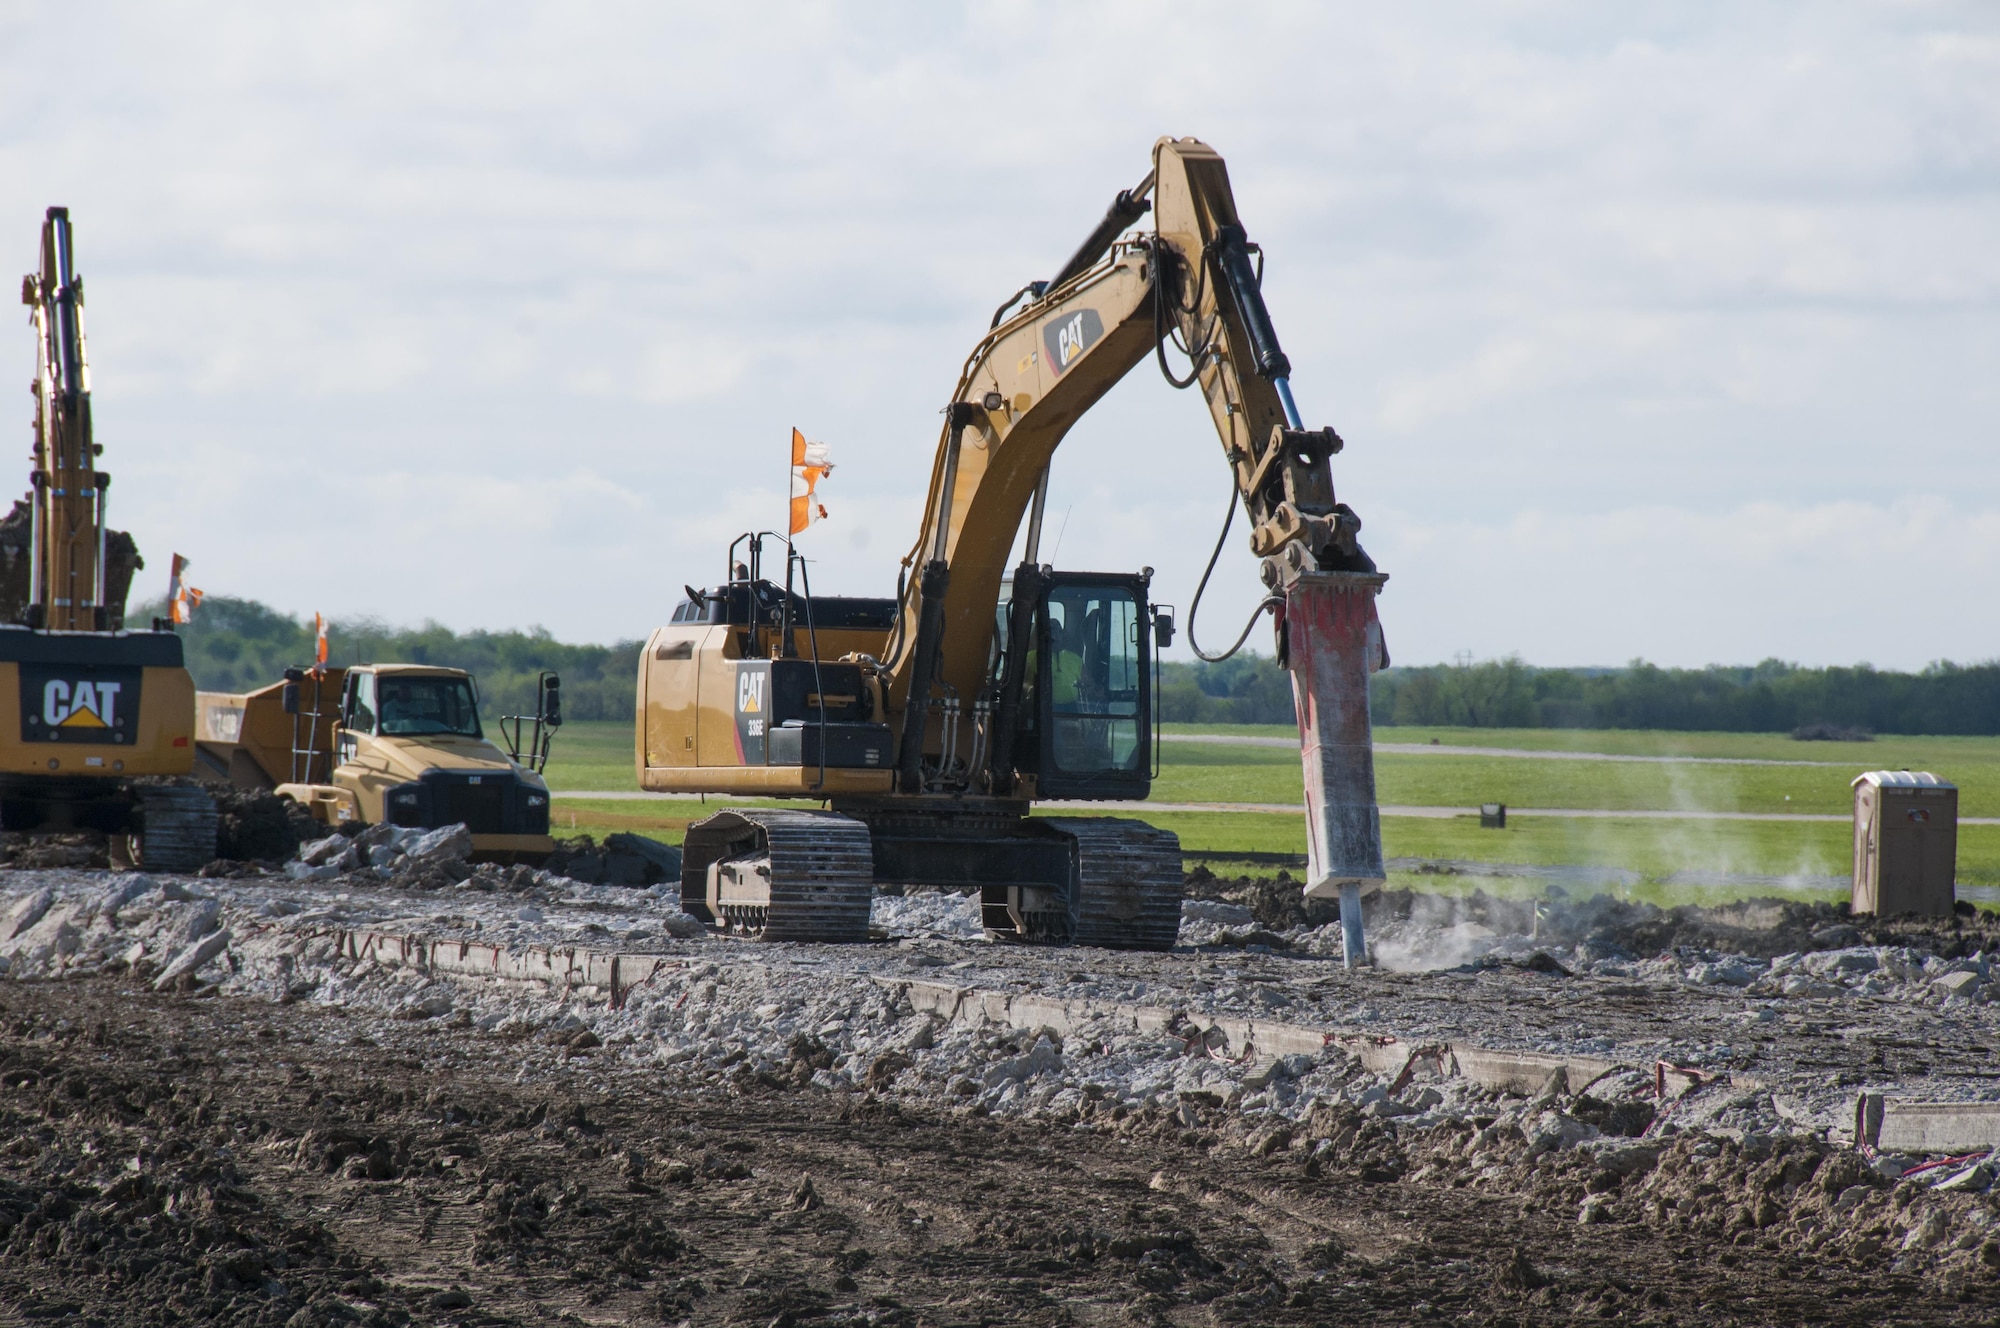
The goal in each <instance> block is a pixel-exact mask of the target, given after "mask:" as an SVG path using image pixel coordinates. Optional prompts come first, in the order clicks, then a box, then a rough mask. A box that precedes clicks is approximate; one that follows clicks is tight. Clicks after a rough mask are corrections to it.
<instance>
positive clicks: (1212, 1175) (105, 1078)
mask: <svg viewBox="0 0 2000 1328" xmlns="http://www.w3.org/2000/svg"><path fill="white" fill-rule="evenodd" d="M520 1052H521V1048H519V1047H518V1046H517V1045H513V1044H510V1043H509V1042H508V1041H507V1040H506V1039H504V1038H501V1037H497V1036H495V1035H492V1034H482V1033H479V1032H477V1031H476V1030H475V1029H473V1028H471V1027H469V1026H466V1023H465V1021H462V1020H461V1021H458V1024H457V1026H453V1021H449V1020H436V1021H430V1022H423V1023H417V1022H393V1021H378V1020H369V1019H364V1018H361V1017H358V1016H356V1015H353V1014H350V1013H348V1012H346V1011H344V1010H342V1009H340V1008H338V1007H334V1008H328V1007H323V1006H316V1005H311V1004H305V1003H296V1004H280V1003H273V1002H262V1001H260V1002H252V1001H245V1000H241V999H236V998H230V997H219V996H213V995H210V996H207V997H190V996H186V995H164V994H155V993H154V992H152V991H150V990H148V989H145V988H143V987H135V986H132V985H130V984H129V982H128V981H127V980H126V979H123V978H119V977H113V976H100V977H95V978H86V979H70V980H66V981H59V982H30V983H23V984H20V985H18V986H9V987H8V988H6V989H4V990H0V1322H6V1323H78V1324H104V1325H112V1324H118V1325H123V1324H148V1325H151V1324H210V1323H216V1324H226V1323H244V1324H273V1325H276V1324H289V1325H331V1324H347V1323H374V1324H405V1323H437V1324H444V1323H450V1324H514V1323H638V1324H646V1323H663V1324H675V1323H682V1322H692V1323H755V1324H775V1325H787V1324H808V1323H810V1324H842V1323H882V1324H939V1325H943V1324H984V1323H1049V1324H1066V1323H1098V1322H1107V1323H1125V1322H1138V1323H1190V1324H1193V1323H1219V1322H1230V1323H1257V1324H1264V1323H1329V1322H1347V1321H1356V1322H1358V1321H1366V1322H1369V1323H1378V1324H1405V1323H1408V1324H1434V1323H1446V1322H1465V1323H1480V1324H1507V1323H1514V1324H1523V1325H1525V1324H1544V1323H1563V1322H1573V1321H1577V1320H1589V1321H1600V1322H1608V1321H1616V1322H1621V1323H1641V1324H1643V1323H1658V1324H1669V1323H1675V1324H1737V1323H1742V1324H1793V1323H1830V1324H1862V1323H1868V1324H1880V1323H1911V1324H1917V1323H1991V1322H1993V1321H1994V1317H1995V1313H1996V1308H1995V1290H1994V1283H1993V1281H1992V1280H1991V1279H1986V1280H1983V1281H1976V1282H1972V1283H1969V1284H1962V1285H1960V1286H1958V1287H1955V1288H1954V1287H1952V1286H1949V1285H1947V1286H1943V1287H1941V1286H1940V1285H1939V1284H1937V1283H1936V1282H1922V1281H1919V1280H1918V1279H1916V1278H1914V1277H1908V1276H1902V1275H1898V1274H1895V1273H1892V1272H1888V1271H1885V1267H1886V1262H1885V1260H1884V1259H1883V1258H1882V1257H1880V1256H1879V1255H1874V1254H1873V1252H1871V1251H1870V1250H1869V1249H1868V1248H1867V1247H1866V1245H1865V1244H1864V1245H1862V1246H1861V1247H1859V1248H1858V1249H1857V1250H1855V1251H1854V1252H1853V1253H1852V1254H1851V1255H1846V1254H1843V1255H1838V1256H1836V1255H1835V1254H1834V1251H1833V1250H1831V1249H1828V1250H1824V1251H1821V1252H1820V1253H1819V1254H1817V1255H1816V1256H1814V1257H1811V1258H1804V1257H1802V1256H1801V1254H1800V1252H1799V1251H1797V1250H1796V1249H1795V1248H1788V1246H1787V1245H1786V1243H1785V1242H1784V1241H1783V1240H1781V1239H1780V1238H1779V1235H1778V1234H1776V1233H1777V1228H1775V1227H1771V1228H1768V1229H1765V1230H1760V1229H1759V1226H1758V1219H1757V1218H1756V1217H1754V1216H1750V1217H1744V1218H1740V1219H1737V1220H1724V1217H1725V1216H1726V1215H1725V1214H1724V1213H1723V1211H1722V1209H1721V1208H1720V1207H1718V1209H1717V1212H1716V1213H1715V1214H1714V1217H1715V1220H1713V1221H1707V1220H1702V1221H1681V1222H1674V1221H1666V1222H1653V1223H1648V1222H1606V1223H1603V1224H1598V1225H1589V1226H1584V1225H1579V1223H1578V1221H1577V1218H1576V1212H1577V1208H1576V1203H1575V1200H1576V1199H1577V1198H1579V1197H1581V1196H1582V1195H1583V1194H1584V1193H1585V1192H1586V1191H1589V1192H1591V1193H1597V1192H1599V1191H1609V1192H1611V1193H1612V1194H1613V1195H1614V1197H1615V1192H1616V1188H1617V1186H1618V1183H1619V1182H1618V1178H1617V1177H1616V1176H1610V1177H1608V1179H1607V1177H1606V1176H1605V1174H1604V1173H1601V1172H1600V1173H1598V1174H1596V1175H1592V1176H1584V1175H1576V1176H1562V1175H1560V1174H1559V1175H1558V1176H1557V1177H1556V1178H1555V1179H1554V1180H1553V1181H1550V1180H1546V1179H1545V1180H1544V1181H1543V1182H1541V1188H1539V1189H1538V1188H1535V1187H1533V1186H1524V1187H1523V1188H1522V1189H1520V1190H1519V1191H1518V1192H1514V1193H1508V1192H1505V1191H1504V1190H1501V1191H1498V1192H1496V1191H1495V1190H1494V1189H1493V1188H1491V1187H1480V1186H1475V1185H1471V1184H1469V1183H1468V1180H1467V1178H1466V1171H1465V1168H1463V1167H1458V1168H1453V1167H1451V1166H1449V1165H1446V1162H1448V1160H1449V1154H1450V1153H1451V1152H1452V1149H1453V1148H1454V1146H1455V1145H1454V1142H1453V1141H1452V1140H1451V1139H1450V1138H1448V1137H1447V1138H1444V1139H1441V1140H1439V1141H1438V1142H1437V1143H1436V1144H1435V1145H1414V1146H1412V1147H1429V1148H1432V1149H1433V1151H1434V1152H1435V1154H1436V1155H1435V1156H1427V1155H1422V1154H1416V1155H1413V1154H1412V1153H1410V1152H1408V1151H1406V1150H1405V1147H1403V1146H1399V1145H1398V1144H1397V1143H1396V1142H1395V1141H1394V1138H1393V1136H1391V1135H1390V1134H1388V1133H1386V1132H1384V1131H1383V1130H1382V1129H1381V1128H1380V1127H1379V1126H1377V1125H1376V1124H1374V1123H1373V1122H1369V1121H1365V1120H1361V1119H1360V1118H1358V1117H1353V1118H1350V1119H1329V1120H1327V1121H1323V1122H1315V1124H1314V1126H1313V1128H1314V1129H1315V1130H1317V1131H1319V1132H1322V1133H1324V1134H1325V1135H1326V1136H1327V1137H1328V1138H1329V1139H1330V1140H1332V1143H1331V1144H1330V1145H1328V1146H1324V1147H1321V1148H1318V1149H1315V1150H1313V1151H1311V1152H1303V1151H1302V1150H1300V1149H1298V1148H1292V1147H1285V1146H1282V1145H1284V1144H1285V1143H1287V1142H1289V1141H1287V1140H1278V1141H1276V1142H1271V1143H1268V1144H1264V1145H1259V1144H1256V1143H1254V1142H1253V1143H1252V1144H1251V1146H1247V1147H1246V1146H1241V1141H1237V1140H1232V1139H1229V1138H1227V1137H1225V1136H1226V1133H1227V1131H1226V1127H1223V1126H1220V1125H1218V1127H1217V1129H1215V1130H1208V1129H1201V1128H1198V1129H1193V1130H1187V1129H1184V1128H1183V1125H1184V1124H1185V1122H1183V1121H1172V1122H1169V1121H1167V1120H1165V1119H1162V1118H1158V1117H1151V1116H1149V1115H1147V1114H1145V1113H1140V1114H1137V1115H1132V1116H1127V1117H1125V1118H1123V1119H1122V1120H1119V1121H1118V1122H1116V1128H1115V1129H1111V1130H1101V1131H1094V1132H1085V1131H1078V1130H1072V1129H1070V1128H1068V1127H1066V1126H1065V1125H1064V1124H1062V1123H1060V1122H1051V1121H1046V1120H1044V1121H1039V1122H1001V1121H998V1120H994V1119H989V1118H982V1117H980V1116H978V1115H974V1114H970V1113H949V1112H937V1113H924V1114H919V1113H917V1112H913V1111H910V1110H908V1109H907V1108H903V1109H898V1108H897V1107H895V1106H894V1105H893V1104H890V1103H887V1102H884V1101H882V1100H880V1099H877V1098H876V1097H874V1096H873V1095H872V1094H869V1093H866V1092H861V1093H849V1094H840V1093H832V1092H827V1091H824V1090H822V1089H820V1088H817V1087H814V1086H812V1085H811V1084H810V1083H809V1082H808V1080H809V1079H810V1075H811V1070H812V1067H811V1065H810V1063H809V1061H810V1056H811V1054H812V1053H811V1049H810V1048H809V1047H808V1048H804V1049H803V1050H802V1052H801V1057H802V1059H801V1060H800V1061H799V1063H797V1064H795V1065H794V1066H793V1069H794V1071H796V1073H793V1074H792V1075H790V1076H789V1077H787V1076H785V1075H776V1074H771V1073H769V1072H765V1073H762V1074H757V1075H752V1074H751V1073H749V1071H748V1067H747V1066H745V1067H741V1068H740V1070H739V1072H738V1073H736V1074H735V1075H734V1076H732V1077H730V1078H728V1079H726V1080H724V1081H722V1082H721V1083H720V1084H718V1085H717V1086H716V1087H714V1088H712V1089H709V1090H706V1091H699V1092H693V1091H687V1090H682V1091H679V1092H675V1091H667V1090H663V1089H662V1088H661V1087H660V1076H659V1075H658V1073H657V1071H654V1072H652V1073H650V1074H649V1073H648V1072H647V1071H646V1070H644V1069H640V1068H635V1067H627V1066H621V1065H620V1064H618V1063H617V1061H616V1059H615V1056H614V1053H613V1049H610V1048H593V1047H591V1046H589V1045H588V1040H585V1042H584V1044H583V1045H579V1046H576V1047H574V1048H572V1049H571V1050H570V1052H569V1055H570V1060H569V1061H568V1063H567V1064H568V1069H569V1071H570V1073H569V1074H568V1075H567V1076H566V1077H565V1078H566V1082H564V1083H562V1084H561V1086H560V1087H559V1088H556V1089H553V1090H552V1089H550V1088H549V1087H548V1086H546V1085H545V1084H537V1085H535V1086H533V1087H523V1086H520V1085H517V1083H516V1076H517V1067H518V1066H519V1065H520V1064H521V1060H520ZM1439 1133H1441V1134H1443V1133H1445V1132H1439ZM1457 1144H1458V1145H1461V1146H1463V1147H1464V1148H1470V1147H1471V1142H1470V1141H1469V1140H1461V1141H1457ZM1719 1161H1720V1162H1721V1163H1725V1164H1726V1163H1729V1162H1731V1161H1732V1159H1728V1158H1723V1159H1719ZM1834 1165H1835V1163H1834V1161H1833V1159H1831V1158H1828V1159H1826V1160H1824V1161H1823V1160H1822V1159H1821V1158H1820V1157H1819V1156H1817V1155H1811V1156H1806V1155H1797V1156H1793V1157H1792V1158H1790V1159H1789V1160H1788V1159H1787V1158H1786V1157H1785V1156H1783V1155H1780V1156H1778V1157H1775V1158H1772V1159H1769V1160H1766V1161H1765V1162H1763V1164H1762V1169H1761V1170H1757V1169H1756V1168H1752V1167H1749V1166H1748V1165H1745V1166H1743V1167H1738V1168H1734V1170H1736V1171H1740V1172H1742V1173H1743V1174H1745V1175H1751V1174H1753V1173H1754V1174H1756V1175H1758V1176H1761V1177H1763V1182H1762V1183H1764V1184H1765V1185H1766V1187H1767V1188H1768V1189H1770V1190H1771V1191H1772V1192H1774V1193H1775V1192H1777V1191H1779V1190H1781V1189H1782V1190H1784V1191H1786V1192H1789V1191H1791V1190H1792V1189H1793V1188H1794V1187H1796V1188H1797V1189H1798V1191H1799V1193H1801V1194H1804V1193H1807V1192H1809V1191H1812V1190H1813V1189H1814V1187H1815V1186H1817V1187H1818V1188H1819V1189H1823V1190H1826V1191H1829V1192H1830V1191H1832V1190H1833V1189H1835V1188H1836V1187H1839V1186H1844V1185H1845V1184H1847V1182H1848V1181H1849V1180H1851V1179H1852V1178H1850V1177H1846V1176H1834V1175H1833V1174H1832V1172H1831V1171H1828V1170H1827V1168H1832V1167H1834ZM1676 1167H1677V1163H1676V1162H1675V1160H1674V1158H1673V1157H1671V1156H1670V1157H1669V1158H1668V1159H1666V1160H1664V1161H1662V1163H1661V1164H1660V1167H1659V1168H1658V1171H1657V1172H1656V1173H1655V1176H1659V1175H1663V1174H1671V1173H1674V1172H1675V1170H1676ZM1816 1168H1818V1169H1819V1170H1818V1171H1816V1170H1815V1169H1816ZM1820 1172H1824V1173H1825V1174H1824V1175H1821V1174H1820ZM1701 1174H1706V1173H1700V1172H1699V1171H1697V1170H1690V1171H1687V1172H1685V1173H1684V1178H1685V1180H1686V1182H1687V1183H1686V1184H1685V1185H1684V1186H1683V1189H1682V1193H1683V1194H1686V1195H1698V1194H1700V1193H1701V1192H1702V1188H1703V1183H1702V1182H1701V1181H1700V1175H1701ZM1550 1185H1554V1186H1556V1187H1557V1188H1558V1189H1562V1188H1563V1187H1568V1189H1567V1190H1564V1192H1562V1193H1556V1192H1555V1191H1552V1190H1551V1189H1550V1188H1549V1186H1550ZM1708 1189H1709V1190H1710V1191H1713V1190H1714V1187H1713V1186H1712V1185H1710V1186H1708ZM1723 1198H1724V1199H1728V1198H1729V1196H1726V1195H1725V1196H1723ZM1752 1198H1753V1200H1754V1199H1755V1196H1754V1195H1753V1196H1752ZM1767 1202H1768V1201H1767Z"/></svg>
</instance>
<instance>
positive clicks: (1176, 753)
mask: <svg viewBox="0 0 2000 1328" xmlns="http://www.w3.org/2000/svg"><path fill="white" fill-rule="evenodd" d="M1176 731H1192V730H1185V729H1183V728H1182V726H1171V727H1170V728H1169V730H1168V732H1169V734H1172V733H1174V732H1176ZM1200 731H1202V732H1226V733H1238V734H1256V735H1268V736H1273V737H1290V736H1291V734H1292V730H1291V729H1290V728H1288V727H1276V726H1242V727H1236V728H1229V729H1219V728H1205V729H1202V730H1200ZM1376 738H1377V740H1378V741H1380V742H1384V743H1406V742H1407V743H1428V742H1429V741H1430V740H1431V739H1432V738H1436V739H1438V741H1439V742H1440V743H1441V744H1443V745H1445V746H1467V747H1471V746H1479V747H1500V748H1525V749H1531V750H1541V751H1596V752H1610V753H1616V754H1621V755H1624V754H1630V755H1682V756H1722V757H1751V758H1758V759H1764V760H1784V761H1801V762H1807V761H1810V762H1827V763H1829V764H1826V765H1796V766H1701V765H1651V764H1634V763H1629V762H1615V761H1574V760H1547V761H1540V760H1534V759H1522V758H1517V757H1501V756H1494V757H1478V756H1461V755H1437V756H1429V755H1405V754H1399V753H1394V752H1387V753H1380V754H1378V755H1377V757H1376V776H1377V787H1378V795H1379V796H1380V798H1381V801H1382V802H1383V803H1384V804H1385V805H1390V806H1396V805H1404V806H1446V807H1471V806H1473V805H1475V804H1477V803H1480V802H1495V801H1497V802H1505V803H1506V804H1507V805H1508V807H1509V814H1508V825H1507V829H1505V830H1482V829H1480V828H1479V824H1478V820H1477V818H1476V817H1472V816H1465V817H1454V818H1449V819H1437V818H1428V817H1402V816H1390V817H1385V818H1384V819H1383V823H1382V833H1383V840H1384V847H1385V849H1386V851H1387V852H1388V854H1389V855H1390V856H1392V857H1416V858H1465V859H1472V860H1476V861H1487V862H1515V863H1537V864H1547V865H1566V866H1595V867H1617V868H1623V869H1626V870H1629V871H1635V872H1638V873H1640V874H1641V875H1643V876H1644V877H1646V878H1647V880H1648V881H1649V882H1652V881H1658V880H1660V879H1661V878H1664V877H1666V876H1670V875H1672V874H1674V873H1676V872H1719V873H1728V874H1736V875H1768V876H1786V875H1813V876H1834V875H1842V874H1844V873H1845V872H1846V871H1847V870H1848V863H1849V853H1850V849H1849V841H1848V835H1849V831H1848V829H1847V827H1846V826H1845V825H1843V824H1838V823H1833V822H1821V823H1813V822H1770V821H1701V820H1694V819H1688V820H1651V819H1639V818H1633V819H1623V818H1616V817H1612V818H1604V819H1575V818H1563V817H1549V816H1539V817H1538V816H1535V815H1534V814H1533V809H1534V808H1536V807H1577V808H1595V809H1602V810H1611V811H1675V810H1681V811H1690V810H1693V811H1749V812H1815V813H1822V814H1833V815H1844V814H1846V813H1847V811H1848V810H1849V808H1850V806H1851V802H1850V799H1851V796H1852V795H1851V793H1850V792H1849V789H1848V781H1849V780H1851V779H1852V778H1853V777H1854V775H1855V774H1857V773H1859V772H1860V771H1862V770H1875V769H1899V768H1903V767H1906V766H1907V767H1909V768H1911V769H1919V770H1932V771H1935V772H1936V773H1937V774H1939V775H1940V776H1942V777H1944V778H1947V779H1950V780H1952V781H1953V782H1954V783H1957V784H1958V785H1959V787H1960V790H1961V811H1962V812H1963V814H1965V815H1968V816H1992V815H2000V738H1882V739H1879V740H1878V741H1876V742H1872V743H1822V742H1812V743H1806V742H1795V741H1793V740H1792V739H1790V738H1787V737H1783V736H1781V735H1773V734H1734V733H1656V732H1623V731H1596V730H1567V729H1410V728H1400V729H1398V728H1390V729H1378V730H1377V731H1376ZM1836 762H1838V763H1839V764H1832V763H1836ZM548 774H549V783H550V785H551V786H552V787H554V788H555V789H557V790H559V791H563V792H581V791H590V792H607V791H620V790H634V789H636V788H637V787H638V784H637V781H636V779H635V777H634V774H633V769H632V729H631V726H630V725H627V724H619V723H573V724H569V725H566V726H564V728H563V730H562V732H561V733H560V734H559V735H558V736H557V738H556V742H555V747H554V757H553V759H552V760H551V761H550V763H549V771H548ZM1301 796H1302V795H1301V783H1300V775H1299V764H1298V756H1297V755H1296V754H1295V753H1294V752H1291V751H1287V750H1284V749H1282V748H1265V747H1236V746H1226V745H1221V744H1213V743H1190V742H1173V741H1168V742H1166V743H1165V744H1164V745H1163V768H1162V770H1161V775H1160V778H1159V779H1158V780H1157V781H1155V783H1154V785H1153V798H1154V800H1156V801H1159V802H1225V803H1227V802H1297V801H1299V800H1300V799H1301ZM1788 798H1789V799H1790V800H1789V801H1787V799H1788ZM721 801H722V799H719V798H717V799H711V800H710V805H714V804H716V803H719V802H721ZM730 801H735V802H740V801H741V800H740V799H731V800H730ZM706 811H707V808H705V807H704V806H703V804H701V803H700V802H696V801H692V800H688V801H682V800H675V801H645V802H637V801H591V800H588V799H581V798H563V799H561V800H559V801H558V802H557V804H556V830H557V833H559V834H560V833H568V832H570V831H572V830H574V831H577V832H583V833H590V834H594V835H599V836H602V835H604V834H608V833H611V832H613V831H618V830H631V831H635V832H638V833H643V834H652V835H655V836H657V837H660V838H664V839H667V840H670V841H674V842H678V841H679V839H680V837H681V833H682V832H683V831H684V830H685V829H686V827H687V824H688V822H689V821H691V820H696V819H699V818H700V817H701V816H703V815H705V814H706ZM1068 814H1074V813H1068ZM1146 819H1147V820H1149V821H1151V822H1153V823H1154V824H1156V825H1159V826H1160V827H1162V828H1163V829H1168V830H1172V831H1174V832H1175V833H1177V834H1178V835H1180V837H1181V842H1182V844H1183V845H1184V846H1186V847H1187V848H1189V849H1193V850H1197V851H1202V852H1206V853H1300V854H1302V853H1304V852H1305V826H1304V823H1303V822H1302V821H1301V820H1300V819H1299V818H1297V817H1293V816H1289V815H1283V814H1276V813H1253V812H1156V813H1152V814H1150V815H1148V816H1147V818H1146ZM1215 866H1216V869H1217V870H1218V871H1220V870H1225V869H1228V870H1241V869H1242V868H1240V867H1237V866H1235V865H1233V864H1229V863H1226V862H1219V863H1217V864H1215ZM1258 870H1263V871H1267V872H1268V871H1270V870H1273V868H1271V867H1270V866H1268V865H1266V866H1264V867H1262V868H1261V869H1258ZM1959 879H1960V880H1961V881H1964V882H1967V883H1969V884H1971V883H1976V884H1985V885H1991V884H2000V826H1961V827H1960V829H1959ZM1451 880H1452V878H1437V877H1431V876H1424V877H1413V878H1412V882H1417V881H1421V882H1422V883H1423V884H1424V887H1425V888H1427V889H1435V888H1439V887H1440V885H1441V884H1448V883H1449V882H1450V881H1451ZM1475 883H1476V884H1481V885H1484V886H1486V887H1487V888H1492V886H1493V884H1494V883H1493V882H1492V881H1490V880H1480V881H1476V882H1473V881H1468V882H1466V883H1465V884H1466V888H1470V886H1471V885H1472V884H1475ZM1530 885H1531V883H1522V888H1530ZM1532 888H1539V887H1538V886H1534V887H1532ZM1655 888H1656V887H1642V888H1641V889H1642V891H1644V890H1650V889H1655ZM1677 889H1678V888H1677ZM1735 893H1743V891H1740V890H1739V891H1736V892H1735ZM1676 897H1677V898H1678V897H1681V896H1680V895H1679V894H1677V895H1676Z"/></svg>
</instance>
